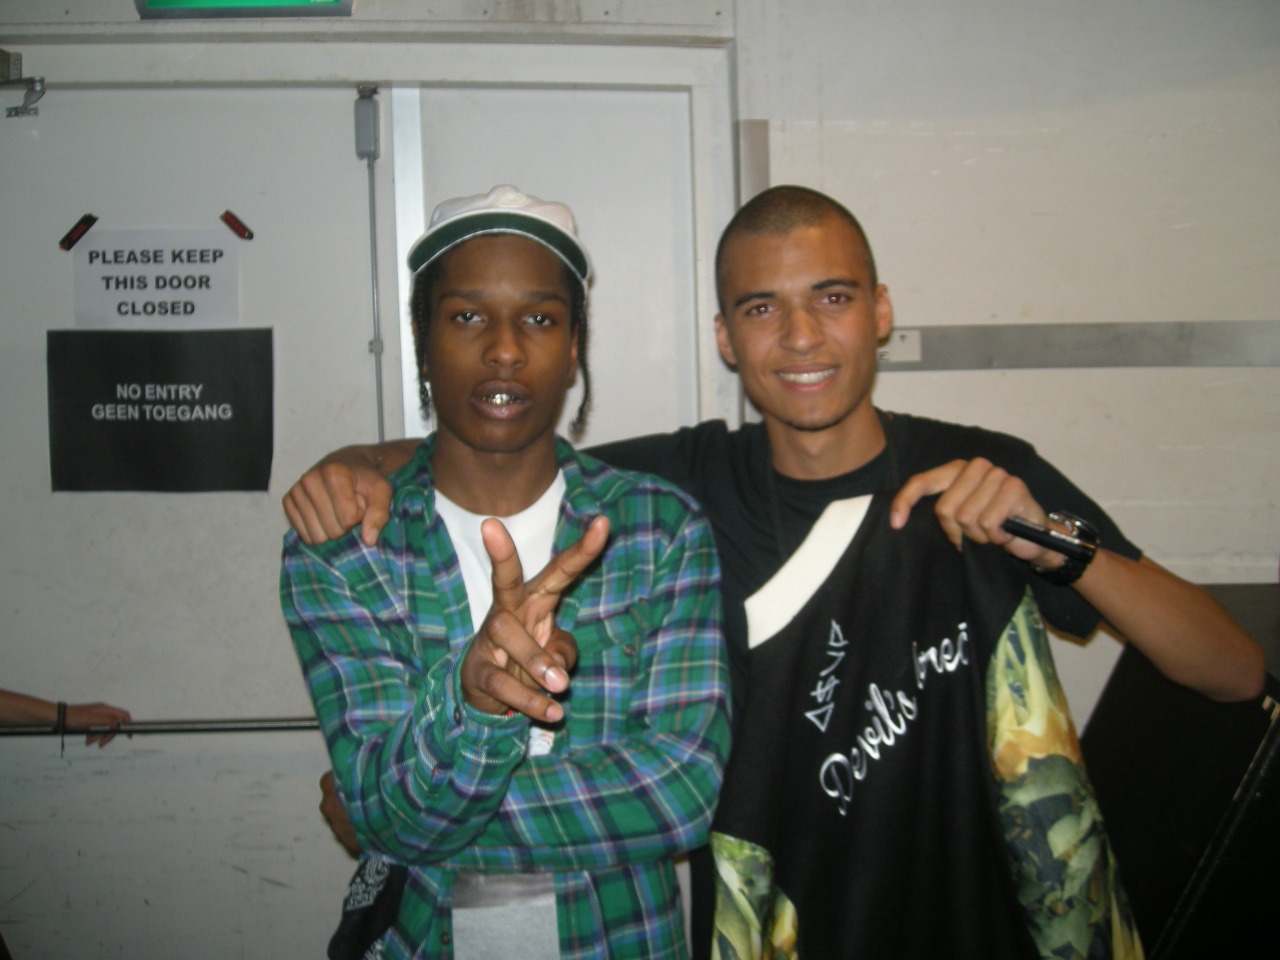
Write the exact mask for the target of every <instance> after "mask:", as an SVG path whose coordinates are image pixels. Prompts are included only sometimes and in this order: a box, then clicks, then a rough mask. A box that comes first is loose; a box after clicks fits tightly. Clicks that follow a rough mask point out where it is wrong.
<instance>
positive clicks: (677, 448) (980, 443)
mask: <svg viewBox="0 0 1280 960" xmlns="http://www.w3.org/2000/svg"><path fill="white" fill-rule="evenodd" d="M881 417H882V421H883V423H884V424H885V427H886V430H885V432H886V436H887V438H888V444H887V445H886V448H885V450H884V451H882V452H881V453H880V455H879V456H877V457H875V458H874V459H872V460H871V461H870V462H868V463H867V464H865V465H864V466H862V467H860V468H859V469H857V470H854V471H853V472H852V473H848V474H844V475H843V476H839V477H832V478H830V479H827V480H812V481H807V480H796V479H793V478H790V477H785V476H783V475H782V474H779V473H778V472H777V471H776V470H774V469H773V468H772V466H771V465H770V458H769V443H768V439H767V436H766V434H765V429H764V426H763V424H758V423H756V424H748V425H745V426H743V427H741V428H739V429H737V430H730V429H729V428H728V426H727V425H726V424H725V423H724V421H722V420H712V421H707V422H705V423H700V424H698V425H697V426H693V427H685V428H683V429H681V430H677V431H676V432H675V433H669V434H654V435H652V436H647V437H639V438H636V439H634V440H624V441H620V442H618V443H612V444H606V445H603V446H599V447H595V448H592V449H591V450H588V451H587V452H588V453H590V454H591V455H592V456H595V457H599V458H600V459H601V460H604V461H605V462H606V463H609V464H611V465H613V466H615V467H619V468H622V469H625V470H642V471H645V472H648V473H654V474H657V475H658V476H660V477H664V478H665V479H667V480H669V481H671V482H672V483H674V484H676V485H677V486H679V487H681V488H682V489H684V490H686V491H687V492H689V493H690V494H692V495H693V496H694V497H695V498H696V499H697V500H698V502H699V503H701V504H702V507H703V509H704V510H705V511H706V513H707V516H708V518H709V519H710V521H711V525H712V528H713V530H714V533H715V539H716V546H717V548H718V550H719V554H720V566H721V571H722V590H723V596H724V630H725V640H726V644H727V646H728V651H729V664H730V671H731V679H732V689H733V698H734V707H735V714H736V715H741V708H742V702H741V698H742V695H743V692H744V691H745V690H746V683H745V680H746V669H747V624H746V614H745V612H744V609H743V603H744V602H745V601H746V599H747V598H748V597H749V596H751V595H752V594H753V593H755V592H756V591H757V590H758V589H759V588H760V587H761V586H763V585H764V584H765V583H766V582H767V581H768V580H769V578H770V577H772V576H773V574H774V573H775V572H777V570H778V568H779V567H780V566H781V565H782V563H783V561H784V560H785V559H786V558H787V557H788V556H789V555H790V553H791V550H792V549H794V547H795V546H796V545H798V544H799V543H800V541H802V540H803V539H804V536H805V534H807V533H808V531H809V528H810V527H812V525H813V523H814V521H815V520H816V519H817V518H818V516H819V515H820V514H821V513H822V511H823V510H824V509H825V508H826V506H827V504H829V503H831V502H832V501H833V500H842V499H846V498H848V497H856V496H861V495H863V494H868V493H879V492H882V491H886V490H896V489H897V488H898V487H900V486H901V485H902V484H903V482H905V481H906V480H907V478H908V477H910V476H912V475H913V474H916V473H920V472H921V471H924V470H929V469H931V468H933V467H937V466H941V465H942V464H944V463H947V462H949V461H951V460H956V459H964V460H971V459H973V458H975V457H985V458H986V459H988V460H990V461H991V462H992V463H994V464H996V465H997V466H1000V467H1003V468H1004V469H1006V470H1008V471H1009V473H1011V474H1012V475H1014V476H1017V477H1019V478H1021V479H1022V480H1023V481H1024V482H1025V483H1026V484H1027V487H1028V488H1029V489H1030V491H1031V494H1032V496H1034V497H1035V498H1036V500H1037V501H1038V502H1039V503H1040V504H1041V506H1043V507H1044V508H1045V510H1066V511H1068V512H1070V513H1075V514H1078V515H1079V516H1081V517H1084V518H1085V519H1087V520H1089V521H1090V522H1092V523H1093V524H1094V525H1095V526H1096V527H1097V528H1098V531H1099V533H1100V535H1101V539H1102V543H1103V545H1105V546H1106V547H1107V549H1109V550H1112V551H1114V552H1116V553H1119V554H1122V555H1124V556H1126V557H1129V558H1131V559H1136V558H1137V557H1139V556H1140V555H1141V552H1140V551H1139V550H1138V549H1137V548H1136V547H1135V546H1134V545H1133V544H1131V543H1130V542H1129V541H1128V540H1127V539H1125V537H1124V535H1123V534H1122V533H1121V532H1120V530H1119V528H1118V527H1117V526H1116V525H1115V523H1114V522H1113V521H1112V520H1111V518H1110V517H1108V516H1107V515H1106V514H1105V513H1104V512H1103V510H1102V508H1101V507H1099V506H1098V505H1097V504H1096V503H1095V502H1094V501H1093V500H1091V499H1090V498H1089V497H1088V496H1086V495H1085V494H1084V493H1083V492H1082V491H1081V490H1080V489H1079V488H1078V487H1076V486H1075V485H1074V484H1073V483H1071V481H1069V480H1068V479H1067V478H1066V477H1064V476H1063V475H1062V474H1061V473H1059V472H1058V471H1057V470H1056V469H1055V468H1054V467H1053V466H1052V465H1051V464H1049V463H1048V462H1047V461H1045V460H1044V459H1042V458H1041V457H1040V456H1039V455H1038V454H1037V453H1036V451H1035V448H1034V447H1032V446H1031V444H1029V443H1026V442H1025V441H1023V440H1019V439H1018V438H1017V437H1012V436H1009V435H1008V434H1003V433H996V432H994V431H991V430H984V429H982V428H980V427H969V426H961V425H959V424H952V423H944V422H942V421H939V420H930V419H927V418H925V417H917V416H912V415H910V414H901V413H895V414H890V413H883V414H881ZM771 486H772V488H773V490H774V491H775V493H776V496H774V495H771V493H770V487H771ZM775 506H776V509H775ZM916 509H917V510H920V509H929V504H928V503H922V504H920V505H917V507H916ZM980 549H986V548H980ZM1009 562H1010V563H1013V564H1017V565H1018V566H1019V567H1020V568H1021V569H1022V571H1023V575H1024V576H1025V577H1026V580H1027V582H1028V583H1029V584H1030V585H1031V588H1032V590H1033V592H1034V593H1035V597H1036V602H1037V603H1038V604H1039V606H1040V610H1041V613H1042V614H1043V616H1044V618H1045V620H1047V621H1048V622H1049V623H1050V624H1052V625H1053V626H1054V628H1056V629H1057V630H1060V631H1062V632H1063V633H1067V634H1070V635H1072V636H1076V637H1084V636H1087V635H1088V634H1089V633H1090V632H1092V631H1093V630H1094V628H1095V627H1097V625H1098V622H1099V620H1100V617H1099V615H1098V612H1097V611H1096V610H1094V608H1093V607H1092V606H1090V605H1089V604H1088V603H1087V602H1086V601H1085V600H1084V599H1083V598H1082V597H1081V596H1080V595H1079V594H1078V593H1076V591H1075V590H1073V589H1071V588H1070V587H1058V586H1054V585H1052V584H1050V583H1048V582H1047V581H1045V580H1043V579H1042V578H1040V577H1038V576H1036V575H1035V574H1034V573H1033V572H1032V571H1031V570H1030V568H1029V567H1027V566H1026V565H1025V564H1021V563H1019V561H1017V560H1016V559H1014V558H1013V557H1009Z"/></svg>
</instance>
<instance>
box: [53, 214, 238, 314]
mask: <svg viewBox="0 0 1280 960" xmlns="http://www.w3.org/2000/svg"><path fill="white" fill-rule="evenodd" d="M241 243H243V241H242V240H239V239H237V238H236V237H235V236H233V235H232V234H231V233H230V232H229V231H227V230H225V229H222V228H218V229H202V230H101V229H99V230H91V231H90V232H89V233H88V234H87V235H86V236H85V238H84V239H83V240H81V241H80V242H79V243H78V244H76V246H75V249H74V250H73V251H72V253H73V255H74V257H75V265H74V269H75V294H76V326H77V327H82V328H94V329H104V328H106V329H112V330H207V329H209V328H211V327H234V326H238V325H239V323H240V251H239V245H240V244H241Z"/></svg>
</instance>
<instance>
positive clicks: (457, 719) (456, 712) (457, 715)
mask: <svg viewBox="0 0 1280 960" xmlns="http://www.w3.org/2000/svg"><path fill="white" fill-rule="evenodd" d="M453 722H454V723H456V724H458V725H459V726H461V724H462V708H461V707H454V708H453Z"/></svg>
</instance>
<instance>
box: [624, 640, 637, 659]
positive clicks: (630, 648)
mask: <svg viewBox="0 0 1280 960" xmlns="http://www.w3.org/2000/svg"><path fill="white" fill-rule="evenodd" d="M622 652H623V653H625V654H626V655H627V656H628V657H634V656H635V655H636V645H635V644H634V643H628V644H627V645H626V646H624V647H623V648H622Z"/></svg>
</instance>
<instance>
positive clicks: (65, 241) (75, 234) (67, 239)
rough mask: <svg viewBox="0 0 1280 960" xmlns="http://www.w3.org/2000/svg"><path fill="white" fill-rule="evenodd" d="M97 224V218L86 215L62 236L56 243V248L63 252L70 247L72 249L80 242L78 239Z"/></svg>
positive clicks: (90, 214) (89, 214)
mask: <svg viewBox="0 0 1280 960" xmlns="http://www.w3.org/2000/svg"><path fill="white" fill-rule="evenodd" d="M97 222H98V218H97V217H95V216H94V215H93V214H92V213H86V214H85V215H84V216H83V217H81V218H80V219H79V220H77V221H76V225H75V226H74V227H72V228H71V229H70V230H68V231H67V232H66V234H65V235H64V236H63V238H62V239H61V240H59V241H58V246H60V247H61V248H62V249H63V250H70V249H71V248H72V247H74V246H75V245H76V244H77V243H79V242H80V238H81V237H83V236H84V235H85V234H86V233H88V232H89V228H90V227H92V226H93V225H94V224H95V223H97Z"/></svg>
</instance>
